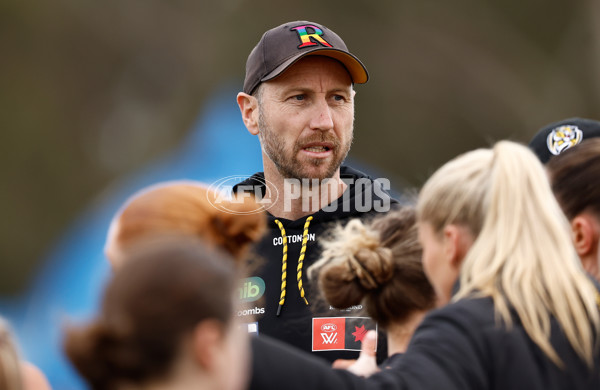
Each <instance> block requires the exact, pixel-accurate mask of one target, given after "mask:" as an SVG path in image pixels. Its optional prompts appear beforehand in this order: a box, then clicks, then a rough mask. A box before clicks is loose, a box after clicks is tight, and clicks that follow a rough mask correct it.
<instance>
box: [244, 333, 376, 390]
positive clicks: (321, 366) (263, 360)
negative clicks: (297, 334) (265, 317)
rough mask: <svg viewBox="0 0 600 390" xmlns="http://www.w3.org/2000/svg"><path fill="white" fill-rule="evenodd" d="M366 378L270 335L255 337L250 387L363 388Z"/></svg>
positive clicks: (264, 389)
mask: <svg viewBox="0 0 600 390" xmlns="http://www.w3.org/2000/svg"><path fill="white" fill-rule="evenodd" d="M363 382H364V379H363V378H359V377H357V376H355V375H353V374H352V373H350V372H348V371H346V370H334V369H332V368H331V365H330V364H329V363H328V362H327V361H325V360H323V359H320V358H318V357H315V356H312V355H310V354H309V353H306V352H304V351H301V350H298V349H297V348H294V347H291V346H289V345H286V344H284V343H282V342H280V341H278V340H275V339H272V338H270V337H268V336H260V337H252V378H251V382H250V387H249V389H251V390H271V389H272V390H281V389H299V390H308V389H314V390H321V389H322V390H330V389H363V388H365V387H364V386H363V385H362V383H363Z"/></svg>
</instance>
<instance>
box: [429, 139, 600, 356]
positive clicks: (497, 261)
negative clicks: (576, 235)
mask: <svg viewBox="0 0 600 390" xmlns="http://www.w3.org/2000/svg"><path fill="white" fill-rule="evenodd" d="M418 212H419V219H420V220H423V221H428V222H431V223H432V224H433V226H434V228H435V229H436V230H438V231H440V230H441V228H442V227H443V226H445V225H447V224H461V225H464V226H467V227H468V228H469V229H470V230H471V232H472V233H473V235H474V236H475V237H476V240H475V242H474V244H473V246H472V247H471V249H470V250H469V252H468V254H467V256H466V257H465V259H464V262H463V264H462V267H461V272H460V289H459V291H458V293H457V294H456V295H455V297H454V299H455V300H457V299H460V298H464V297H466V296H469V295H478V296H490V297H492V299H493V300H494V305H495V308H496V311H497V313H498V314H499V315H500V318H501V319H502V320H503V322H504V323H505V324H506V325H507V326H511V324H512V322H511V314H510V309H511V308H512V309H514V310H515V311H516V313H517V315H518V316H519V319H520V321H521V323H522V324H523V326H524V328H525V331H526V332H527V334H528V335H529V337H531V339H532V340H533V341H534V342H535V343H536V344H537V345H538V346H539V347H540V349H541V350H542V351H543V352H544V353H545V354H546V355H547V356H548V357H549V358H550V359H551V360H552V361H553V362H554V363H556V364H557V365H559V366H562V361H561V360H560V357H559V356H558V355H557V353H556V351H555V350H554V348H553V347H552V345H551V343H550V330H551V329H550V328H551V327H550V319H551V316H554V317H555V318H556V320H557V321H558V323H559V324H560V327H561V330H562V331H563V332H564V333H565V335H566V337H567V339H568V340H569V343H570V344H571V345H572V346H573V348H574V350H575V351H576V352H577V354H578V355H579V356H580V357H581V358H582V359H583V360H584V361H585V362H586V363H587V364H588V365H589V366H590V367H591V366H592V364H593V354H594V338H595V336H596V335H598V334H599V333H600V315H599V313H598V307H597V304H596V294H597V292H596V289H595V287H594V285H593V284H592V282H591V281H590V279H589V278H588V276H587V275H586V274H585V272H584V271H583V269H582V266H581V263H580V261H579V259H578V257H577V255H576V253H575V251H574V248H573V244H572V243H571V241H570V230H569V225H568V223H567V221H566V218H565V217H564V215H563V213H562V211H561V209H560V207H559V206H558V203H557V202H556V200H555V198H554V196H553V194H552V191H551V189H550V185H549V183H548V181H547V178H546V175H545V172H544V170H543V168H542V166H541V164H540V163H539V161H538V160H537V158H536V157H535V156H534V155H533V153H531V152H530V151H529V150H528V149H527V148H525V147H524V146H522V145H519V144H516V143H514V142H508V141H502V142H499V143H497V144H496V146H495V147H494V148H493V150H477V151H473V152H470V153H467V154H465V155H463V156H459V157H458V158H456V159H454V160H452V161H451V162H449V163H448V164H446V165H445V166H444V167H442V168H441V169H440V170H438V172H436V174H435V175H434V176H432V178H431V179H430V181H429V182H428V183H427V184H426V185H425V186H424V187H423V190H422V192H421V197H420V199H419V211H418Z"/></svg>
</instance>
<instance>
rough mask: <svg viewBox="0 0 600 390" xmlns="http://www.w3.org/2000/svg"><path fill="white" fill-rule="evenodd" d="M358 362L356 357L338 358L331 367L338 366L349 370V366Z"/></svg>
mask: <svg viewBox="0 0 600 390" xmlns="http://www.w3.org/2000/svg"><path fill="white" fill-rule="evenodd" d="M354 363H356V359H337V360H335V361H334V362H333V364H332V365H331V367H333V368H337V369H340V370H347V369H348V367H350V366H351V365H353V364H354Z"/></svg>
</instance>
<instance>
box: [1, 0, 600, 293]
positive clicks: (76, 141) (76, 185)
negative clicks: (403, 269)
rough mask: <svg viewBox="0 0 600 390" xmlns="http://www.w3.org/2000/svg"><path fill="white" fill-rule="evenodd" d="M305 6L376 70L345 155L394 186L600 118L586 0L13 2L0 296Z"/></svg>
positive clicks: (4, 11)
mask: <svg viewBox="0 0 600 390" xmlns="http://www.w3.org/2000/svg"><path fill="white" fill-rule="evenodd" d="M300 19H303V20H310V21H315V22H319V23H322V24H325V25H326V26H328V27H330V28H331V29H333V30H334V31H336V32H337V33H338V34H340V35H341V36H342V37H343V39H344V40H345V41H346V43H347V45H348V47H349V48H350V50H351V51H352V52H353V53H354V54H356V55H357V56H358V57H359V58H360V59H361V60H362V61H363V62H364V63H365V64H366V65H367V68H368V69H369V72H370V75H371V80H370V81H369V83H368V84H366V85H364V86H357V91H358V93H357V107H356V134H355V144H354V146H353V149H352V152H351V157H353V158H354V159H359V160H361V161H364V162H366V163H368V164H370V165H372V166H374V167H376V168H377V169H378V170H379V171H380V172H381V173H383V174H385V175H386V176H388V177H389V178H390V179H391V180H392V183H393V184H394V183H396V184H397V186H398V187H399V186H401V185H403V184H408V185H415V186H418V185H419V184H421V183H422V182H423V180H424V179H425V178H426V177H427V176H428V175H429V174H430V173H431V172H432V171H433V170H434V169H435V168H436V167H438V166H439V165H440V164H442V163H443V162H445V161H446V160H448V159H449V158H451V157H453V156H455V155H456V154H458V153H460V152H463V151H466V150H469V149H472V148H475V147H479V146H487V145H489V144H490V143H491V142H493V141H494V140H498V139H503V138H510V139H513V140H519V141H523V142H527V141H528V140H529V139H530V138H531V136H532V135H533V134H534V133H535V132H536V130H537V129H538V128H539V127H541V126H542V125H544V124H546V123H548V122H552V121H555V120H560V119H563V118H567V117H571V116H583V117H591V118H600V73H599V70H600V2H598V1H593V0H544V1H542V0H524V1H512V0H488V1H483V0H454V1H430V0H418V1H417V0H411V1H408V0H398V1H361V0H345V1H338V0H335V1H327V2H325V1H313V0H304V1H296V2H281V1H267V0H254V1H247V0H220V1H215V2H212V1H210V2H209V1H178V0H171V1H164V0H163V1H161V0H144V1H140V0H126V1H115V0H105V1H90V0H56V1H53V2H34V1H29V0H25V1H23V0H18V1H17V0H3V1H2V2H1V3H0V86H1V87H0V125H1V129H2V132H1V134H2V139H1V142H0V159H1V161H0V173H1V179H2V186H1V188H2V189H1V192H0V215H1V216H2V221H3V223H2V224H1V225H0V226H1V230H0V241H1V242H0V248H1V251H2V252H1V257H2V261H1V262H0V295H15V294H18V293H19V292H20V291H22V290H23V289H24V288H25V287H26V286H27V283H28V282H29V280H30V277H31V274H32V272H33V271H34V270H35V269H36V267H37V266H38V265H39V264H40V262H41V261H42V259H43V256H44V253H45V251H47V250H48V249H49V247H50V245H51V244H52V242H53V241H54V240H56V239H57V238H58V237H59V236H60V234H61V232H62V231H63V229H64V228H66V226H68V224H69V222H70V221H72V220H73V219H74V218H75V216H76V215H77V214H78V213H80V212H81V211H82V210H83V209H84V208H85V207H86V205H88V204H89V203H90V202H91V201H93V199H94V198H95V197H97V196H98V195H99V194H101V193H102V191H103V190H105V189H106V188H107V187H108V186H109V184H110V183H111V182H113V181H114V180H115V179H116V178H118V177H123V175H125V174H127V173H131V172H133V171H134V170H136V169H138V168H140V167H141V166H143V165H144V164H146V163H147V162H148V161H151V160H153V159H155V158H157V157H158V156H161V155H163V154H164V153H166V152H167V151H168V150H170V149H171V148H173V147H174V146H175V145H177V144H178V142H180V140H181V139H182V137H183V136H184V135H185V133H186V132H187V131H188V129H189V128H190V126H191V125H192V123H193V122H194V121H195V119H196V117H197V115H198V113H199V111H200V109H201V107H202V105H203V104H204V103H206V101H207V100H208V99H210V93H211V92H214V91H215V89H216V88H217V87H218V86H219V85H221V84H223V83H228V82H229V83H231V82H236V83H238V84H239V85H240V88H241V83H242V80H243V76H244V66H245V61H246V57H247V55H248V53H249V51H250V50H251V48H252V47H253V46H254V45H255V44H256V42H257V41H258V39H259V38H260V36H261V34H262V33H263V32H264V31H265V30H267V29H269V28H271V27H274V26H276V25H278V24H281V23H283V22H285V21H290V20H300ZM231 99H232V104H234V99H235V96H231ZM231 142H235V140H231Z"/></svg>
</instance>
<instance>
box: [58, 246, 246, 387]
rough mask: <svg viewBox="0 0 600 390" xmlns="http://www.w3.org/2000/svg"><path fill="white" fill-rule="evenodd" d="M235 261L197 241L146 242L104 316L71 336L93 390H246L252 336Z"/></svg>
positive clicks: (68, 346)
mask: <svg viewBox="0 0 600 390" xmlns="http://www.w3.org/2000/svg"><path fill="white" fill-rule="evenodd" d="M237 280H238V273H237V272H236V270H235V264H234V261H233V259H231V257H230V256H229V255H227V254H225V253H220V252H216V251H214V250H209V249H208V248H207V247H206V245H204V244H203V243H201V242H200V240H198V239H197V238H194V237H183V236H179V237H168V238H165V237H163V238H160V239H156V238H155V239H153V240H152V242H148V241H144V240H142V241H139V242H138V243H137V244H135V246H133V247H131V248H129V249H128V251H127V253H126V254H125V256H124V257H123V265H122V268H121V269H120V271H119V272H117V273H115V277H114V278H113V279H112V280H111V281H110V282H109V284H108V286H107V288H106V291H105V295H104V299H103V302H102V309H101V312H100V314H99V316H98V317H97V318H96V319H95V320H93V321H92V322H91V323H90V324H88V325H86V326H82V327H77V328H76V327H74V328H71V329H69V330H68V331H67V334H66V337H65V350H66V353H67V356H68V357H69V359H70V360H71V362H72V363H73V365H74V366H75V368H76V369H77V370H78V371H79V373H80V374H81V375H82V376H83V378H84V379H85V380H86V381H87V382H88V384H89V385H90V387H91V389H93V390H150V389H165V390H166V389H207V390H210V389H214V390H240V389H243V388H245V383H246V381H247V364H248V359H247V354H248V335H247V333H246V332H244V331H243V330H242V329H240V327H239V326H238V325H239V324H238V322H237V317H234V314H233V313H234V308H235V304H234V297H233V294H234V289H235V287H236V286H237Z"/></svg>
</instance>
